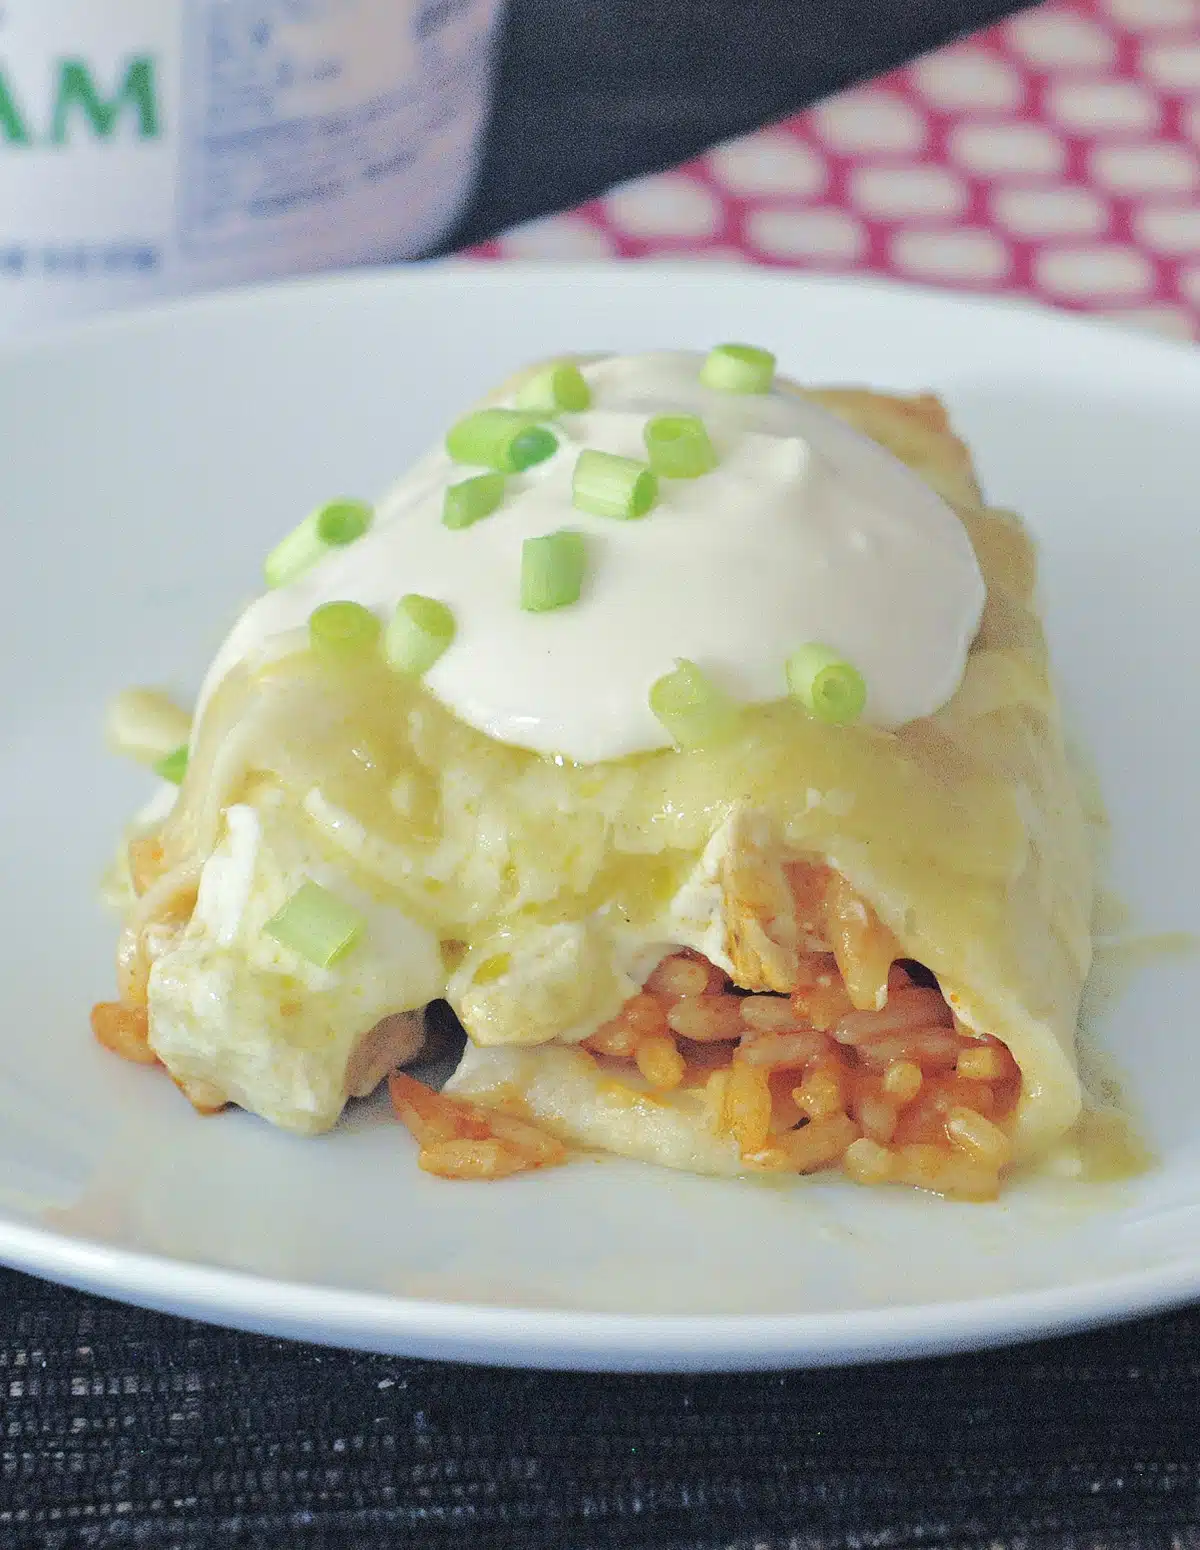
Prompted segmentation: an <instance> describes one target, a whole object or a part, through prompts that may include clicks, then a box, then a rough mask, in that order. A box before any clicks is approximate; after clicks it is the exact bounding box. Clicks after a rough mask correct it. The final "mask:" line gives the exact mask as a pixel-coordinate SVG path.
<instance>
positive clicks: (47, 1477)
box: [0, 1272, 1200, 1550]
mask: <svg viewBox="0 0 1200 1550" xmlns="http://www.w3.org/2000/svg"><path fill="white" fill-rule="evenodd" d="M0 1309H2V1310H3V1312H2V1313H0V1407H2V1409H0V1428H2V1430H3V1464H2V1472H0V1546H3V1547H4V1550H10V1547H11V1550H26V1547H28V1550H33V1547H37V1550H68V1547H71V1550H74V1547H76V1546H87V1547H108V1546H146V1547H150V1550H200V1547H204V1550H208V1547H210V1546H211V1547H216V1546H226V1545H228V1546H237V1547H239V1550H251V1547H252V1550H290V1547H296V1550H333V1547H337V1550H343V1547H347V1546H351V1547H357V1546H363V1547H377V1546H378V1547H382V1546H389V1547H390V1546H392V1545H402V1546H406V1547H412V1550H451V1547H454V1550H459V1547H462V1550H501V1547H503V1550H559V1547H568V1550H733V1547H735V1546H736V1547H737V1550H751V1547H754V1550H784V1547H785V1546H788V1547H791V1546H795V1547H797V1550H817V1547H820V1550H827V1547H846V1550H850V1547H867V1546H872V1547H888V1550H891V1547H901V1546H910V1545H911V1546H938V1547H955V1550H958V1547H966V1546H972V1547H975V1546H978V1547H982V1546H985V1545H992V1544H998V1545H1004V1546H1008V1547H1012V1550H1023V1547H1029V1550H1034V1547H1040V1546H1050V1545H1054V1546H1067V1545H1071V1546H1080V1547H1083V1546H1085V1545H1086V1546H1092V1547H1098V1546H1102V1545H1112V1546H1117V1545H1144V1546H1155V1547H1158V1546H1163V1547H1164V1550H1165V1547H1166V1546H1168V1545H1175V1544H1178V1545H1184V1544H1189V1545H1190V1544H1191V1543H1192V1542H1193V1541H1192V1539H1191V1536H1189V1535H1188V1534H1187V1532H1186V1531H1187V1530H1189V1529H1191V1528H1192V1527H1195V1526H1196V1525H1200V1310H1188V1311H1185V1312H1182V1313H1177V1314H1173V1315H1169V1316H1166V1317H1162V1318H1159V1319H1153V1320H1145V1321H1142V1322H1139V1323H1136V1324H1131V1325H1128V1326H1125V1327H1122V1328H1117V1329H1113V1330H1108V1331H1103V1332H1101V1333H1098V1334H1094V1335H1088V1336H1080V1337H1077V1338H1073V1339H1067V1340H1058V1341H1054V1342H1049V1343H1045V1344H1041V1345H1036V1346H1027V1347H1024V1348H1016V1349H1012V1350H1005V1351H998V1352H991V1353H983V1354H980V1355H977V1356H969V1357H958V1358H954V1359H944V1360H937V1361H925V1362H916V1363H899V1364H895V1365H892V1366H887V1367H873V1368H872V1367H863V1368H851V1369H842V1370H835V1371H816V1372H796V1373H780V1374H736V1375H727V1376H711V1377H710V1376H705V1377H647V1376H637V1377H620V1376H587V1375H578V1374H566V1375H560V1374H552V1373H524V1372H511V1371H502V1370H499V1369H491V1368H478V1367H457V1366H451V1365H441V1364H437V1363H429V1362H409V1361H402V1360H397V1359H394V1358H390V1357H375V1356H363V1355H355V1354H351V1353H345V1352H336V1351H326V1350H321V1349H317V1348H314V1347H310V1346H301V1345H292V1344H289V1343H287V1342H284V1341H277V1340H268V1339H262V1338H257V1337H252V1336H248V1335H239V1334H232V1333H228V1332H225V1331H220V1330H215V1329H210V1328H207V1327H205V1326H202V1325H197V1324H192V1323H186V1322H183V1321H179V1320H174V1319H170V1318H166V1317H163V1316H160V1315H156V1314H149V1313H142V1312H138V1311H134V1310H131V1309H128V1308H123V1307H120V1306H118V1305H116V1304H113V1303H108V1302H104V1301H101V1300H98V1299H95V1298H89V1297H84V1296H81V1295H79V1294H78V1293H75V1292H69V1291H65V1290H63V1289H60V1288H57V1287H52V1286H48V1285H46V1284H44V1283H41V1282H37V1281H33V1280H30V1279H28V1278H26V1277H23V1276H19V1275H16V1274H13V1273H11V1272H0ZM1181 1536H1183V1537H1181ZM1194 1542H1195V1543H1200V1538H1198V1539H1196V1540H1195V1541H1194Z"/></svg>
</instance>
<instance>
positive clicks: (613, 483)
mask: <svg viewBox="0 0 1200 1550" xmlns="http://www.w3.org/2000/svg"><path fill="white" fill-rule="evenodd" d="M657 499H658V479H657V477H656V476H655V474H654V472H653V471H652V470H651V469H650V467H649V466H648V465H647V464H645V463H639V462H638V460H637V458H634V457H618V456H617V455H616V453H615V452H596V451H593V450H592V449H591V448H588V449H587V450H585V451H583V452H581V453H580V454H579V461H578V462H577V463H576V464H575V473H574V475H573V476H572V479H571V501H572V503H573V504H574V505H575V506H577V507H578V508H579V510H580V511H590V512H591V513H592V514H593V516H597V517H624V518H633V517H644V516H645V515H646V513H647V512H648V511H649V510H650V508H651V507H652V506H653V505H654V503H655V501H656V500H657Z"/></svg>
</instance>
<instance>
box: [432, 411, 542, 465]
mask: <svg viewBox="0 0 1200 1550" xmlns="http://www.w3.org/2000/svg"><path fill="white" fill-rule="evenodd" d="M538 421H539V416H538V415H536V414H532V413H528V412H526V411H525V410H522V409H480V410H477V411H476V413H475V414H469V415H468V416H467V418H466V419H465V420H460V421H459V422H458V424H457V425H455V426H453V427H452V428H451V430H450V433H449V435H448V436H447V437H446V451H447V452H448V453H449V454H450V456H451V457H452V458H453V459H454V461H455V462H456V463H477V464H479V465H480V466H481V467H483V468H494V469H495V470H496V472H497V473H501V474H519V473H522V472H524V470H525V469H527V468H532V467H533V465H534V464H535V463H543V462H545V460H546V459H547V458H548V457H553V456H554V454H555V452H557V451H558V437H557V436H555V435H554V433H553V431H548V430H547V429H546V427H545V426H544V425H540V424H539V423H538Z"/></svg>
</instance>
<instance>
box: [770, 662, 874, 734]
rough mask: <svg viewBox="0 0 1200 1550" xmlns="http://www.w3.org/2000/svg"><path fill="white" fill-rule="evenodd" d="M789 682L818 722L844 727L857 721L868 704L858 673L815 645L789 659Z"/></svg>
mask: <svg viewBox="0 0 1200 1550" xmlns="http://www.w3.org/2000/svg"><path fill="white" fill-rule="evenodd" d="M787 682H788V688H789V689H790V691H791V692H792V694H793V695H794V696H795V697H796V699H798V700H799V701H800V703H801V704H802V705H803V706H804V708H805V710H807V711H808V713H809V714H810V715H812V716H815V717H816V718H817V720H818V721H828V722H831V723H840V724H843V725H845V724H848V723H849V722H852V721H857V720H858V718H859V717H860V716H861V715H862V713H863V707H864V706H865V705H866V703H867V685H866V683H865V681H864V679H863V676H862V674H861V673H860V672H859V671H858V669H857V668H856V667H851V665H850V663H849V662H846V661H843V659H842V658H841V657H840V656H838V654H837V652H836V651H831V650H830V648H829V647H828V646H821V645H818V644H816V643H815V642H814V643H812V644H810V645H807V646H801V647H800V649H799V651H795V652H793V653H792V655H791V656H790V657H789V658H788V659H787Z"/></svg>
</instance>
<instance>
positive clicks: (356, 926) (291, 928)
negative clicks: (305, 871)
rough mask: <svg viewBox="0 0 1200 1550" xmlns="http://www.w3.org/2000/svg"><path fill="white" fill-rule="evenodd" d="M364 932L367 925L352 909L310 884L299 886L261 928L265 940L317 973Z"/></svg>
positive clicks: (350, 906) (342, 954) (325, 889)
mask: <svg viewBox="0 0 1200 1550" xmlns="http://www.w3.org/2000/svg"><path fill="white" fill-rule="evenodd" d="M366 929H367V923H366V921H365V920H364V919H363V917H362V915H360V914H359V912H358V911H357V910H356V909H355V908H354V907H353V906H352V905H349V904H347V903H345V901H344V900H342V899H339V898H338V896H337V894H335V893H330V891H329V889H328V888H322V887H321V885H320V883H313V882H307V883H304V884H302V886H301V887H299V888H298V889H297V890H296V892H295V893H294V894H293V895H292V896H291V898H290V899H289V900H288V901H287V903H286V904H285V905H284V906H283V908H282V909H281V910H280V911H279V913H278V915H274V916H272V918H271V919H270V920H268V921H267V923H266V925H265V926H264V927H263V930H264V931H265V932H266V934H267V935H268V936H273V937H274V938H275V940H276V941H277V942H279V943H281V944H282V945H283V946H284V947H289V948H291V950H292V952H294V953H299V955H300V957H301V958H304V959H306V960H307V961H308V962H309V963H312V964H315V965H316V966H317V968H318V969H331V968H332V967H333V965H334V964H335V963H337V961H338V959H339V958H344V957H345V956H346V954H347V953H348V952H349V951H350V949H351V948H352V947H353V946H354V945H355V944H356V943H357V942H358V941H359V939H360V938H361V937H362V935H363V932H364V931H365V930H366Z"/></svg>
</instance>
